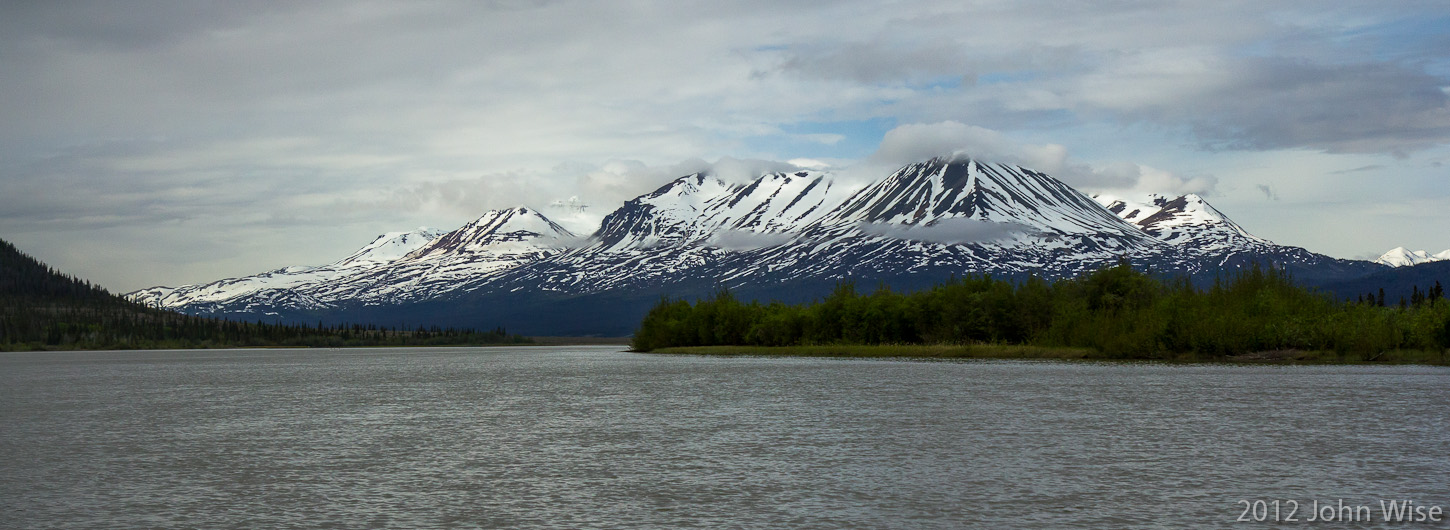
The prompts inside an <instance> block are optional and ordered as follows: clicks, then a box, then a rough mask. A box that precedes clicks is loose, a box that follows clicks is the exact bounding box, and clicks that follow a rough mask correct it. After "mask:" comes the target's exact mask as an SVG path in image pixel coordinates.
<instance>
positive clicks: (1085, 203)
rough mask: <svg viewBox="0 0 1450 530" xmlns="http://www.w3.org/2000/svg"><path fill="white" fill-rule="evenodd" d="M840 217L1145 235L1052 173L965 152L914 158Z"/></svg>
mask: <svg viewBox="0 0 1450 530" xmlns="http://www.w3.org/2000/svg"><path fill="white" fill-rule="evenodd" d="M832 218H833V219H834V220H836V221H838V222H854V223H867V224H884V225H896V226H928V225H933V224H936V223H938V222H940V221H942V220H945V219H953V218H964V219H971V220H975V221H985V222H991V223H1005V224H1010V225H1015V226H1020V227H1022V228H1025V229H1028V230H1030V231H1034V232H1038V233H1042V234H1056V235H1069V234H1071V235H1086V234H1095V233H1100V232H1102V231H1107V232H1109V233H1110V234H1111V235H1113V236H1115V237H1127V238H1130V239H1141V238H1142V237H1143V236H1142V234H1141V233H1140V232H1139V231H1138V230H1135V229H1133V228H1132V227H1130V226H1127V225H1126V224H1125V223H1124V222H1123V221H1122V220H1121V219H1118V218H1117V217H1115V216H1113V215H1112V214H1110V213H1108V212H1106V211H1103V208H1102V207H1101V206H1099V205H1098V204H1097V203H1095V202H1093V201H1092V199H1091V198H1089V197H1088V196H1086V195H1083V194H1082V193H1081V192H1079V191H1077V190H1075V189H1073V188H1071V187H1069V186H1068V185H1067V184H1064V183H1062V182H1061V181H1059V180H1057V179H1054V178H1052V177H1050V176H1047V175H1046V174H1043V173H1040V172H1037V171H1033V170H1031V169H1027V168H1024V167H1021V166H1013V165H1006V164H990V163H984V162H979V161H977V160H974V159H971V158H968V157H965V156H958V157H951V158H948V157H936V158H933V159H931V160H928V161H925V162H918V163H915V164H909V165H907V166H905V167H902V168H901V169H899V170H897V171H896V172H895V173H893V174H892V175H891V176H889V177H887V178H886V179H884V180H881V181H878V182H876V183H875V184H872V185H871V186H868V187H866V188H865V189H862V190H861V191H859V192H857V193H856V194H855V195H854V196H852V197H851V198H850V199H848V200H847V201H846V202H845V203H844V204H842V205H841V206H840V207H838V208H837V209H836V211H835V212H833V213H832Z"/></svg>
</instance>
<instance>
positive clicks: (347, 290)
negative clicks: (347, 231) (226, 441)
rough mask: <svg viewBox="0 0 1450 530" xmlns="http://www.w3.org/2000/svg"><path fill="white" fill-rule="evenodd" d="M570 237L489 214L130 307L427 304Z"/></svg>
mask: <svg viewBox="0 0 1450 530" xmlns="http://www.w3.org/2000/svg"><path fill="white" fill-rule="evenodd" d="M574 240H575V236H574V234H572V233H570V232H569V231H568V230H565V229H564V228H563V227H561V226H559V225H558V224H555V223H554V222H553V221H550V220H549V219H548V218H546V217H544V216H543V215H541V214H539V213H538V212H537V211H534V210H531V209H529V208H524V207H519V208H510V209H505V210H493V211H489V212H487V213H485V214H484V215H483V216H482V217H479V218H478V219H477V220H475V221H473V222H470V223H468V224H466V225H464V226H463V227H462V228H459V229H457V230H454V231H451V232H442V231H438V230H432V229H427V228H420V229H418V230H414V231H412V232H391V233H388V234H383V235H381V236H378V237H377V239H375V240H373V242H372V243H369V244H368V245H366V246H364V247H363V248H361V249H359V250H358V251H357V252H354V253H353V254H352V255H350V256H348V257H346V258H343V259H341V260H338V261H337V262H334V263H331V264H328V265H322V266H317V267H286V268H282V269H277V270H274V271H270V272H265V273H262V274H257V275H253V276H247V277H243V278H235V279H226V280H218V281H215V282H211V283H206V284H201V285H186V286H182V287H176V288H171V287H152V288H150V289H143V290H140V291H136V292H134V293H130V294H128V295H127V297H129V298H131V299H132V300H134V301H137V302H140V303H143V304H147V305H154V306H160V307H168V308H177V309H183V310H190V311H197V312H213V313H223V312H224V313H245V312H261V313H276V312H278V311H286V310H293V311H295V310H324V309H329V308H333V307H336V306H338V305H342V304H354V303H360V304H363V305H380V304H387V303H397V302H406V301H410V300H417V299H426V298H427V297H429V296H432V295H434V294H437V293H438V292H441V291H445V290H451V289H452V288H453V287H455V286H462V285H463V284H465V283H466V282H468V281H469V280H471V279H473V278H477V277H479V276H486V275H488V274H490V273H493V272H497V271H499V270H503V269H508V268H512V267H516V266H518V265H519V264H521V263H526V262H530V261H534V260H538V259H542V258H544V257H547V256H549V255H551V254H554V253H557V252H559V251H560V250H563V249H564V248H566V247H567V245H569V244H571V243H572V242H573V241H574Z"/></svg>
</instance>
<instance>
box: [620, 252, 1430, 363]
mask: <svg viewBox="0 0 1450 530" xmlns="http://www.w3.org/2000/svg"><path fill="white" fill-rule="evenodd" d="M1417 292H1418V291H1417ZM1442 292H1443V290H1441V289H1440V288H1439V287H1431V288H1427V289H1425V291H1424V292H1423V293H1424V294H1422V295H1416V296H1413V297H1412V298H1413V300H1412V302H1411V303H1408V304H1407V305H1406V306H1404V307H1399V306H1390V307H1383V306H1381V305H1380V304H1379V303H1378V299H1377V298H1378V297H1374V298H1375V299H1373V300H1370V301H1369V302H1368V303H1364V302H1361V303H1340V302H1338V301H1336V300H1334V299H1333V298H1332V297H1330V296H1328V295H1325V294H1321V293H1318V292H1315V291H1312V290H1309V289H1305V288H1302V287H1299V286H1297V285H1295V284H1294V281H1293V279H1292V278H1291V277H1289V275H1288V274H1287V273H1285V272H1284V271H1281V270H1277V269H1272V268H1269V269H1265V268H1260V267H1251V268H1248V269H1246V270H1243V271H1241V272H1239V273H1236V274H1234V275H1232V276H1231V277H1229V278H1227V279H1222V280H1220V281H1218V282H1216V283H1215V284H1214V285H1213V286H1212V287H1210V288H1207V289H1198V288H1195V287H1194V286H1193V285H1192V284H1190V283H1189V282H1188V281H1187V280H1186V279H1177V280H1159V279H1155V278H1153V277H1152V276H1150V275H1148V274H1146V273H1143V272H1139V271H1135V270H1133V268H1132V267H1131V266H1129V265H1128V264H1127V263H1126V262H1120V263H1119V264H1117V265H1116V266H1113V267H1107V268H1103V269H1101V270H1098V271H1095V272H1092V273H1090V274H1086V275H1083V276H1081V277H1078V278H1076V279H1072V280H1063V281H1058V282H1055V283H1048V282H1046V281H1043V280H1041V279H1038V278H1031V279H1028V280H1026V281H1021V282H1009V281H1003V280H995V279H993V278H991V277H989V276H975V275H971V276H966V277H963V278H959V279H952V280H950V281H948V282H945V283H943V284H941V285H938V286H936V287H933V288H931V289H928V290H925V291H919V292H914V293H905V294H903V293H895V292H892V291H890V290H888V289H886V288H885V287H884V286H882V287H880V288H878V289H876V290H875V291H873V292H871V293H870V294H864V295H863V294H860V293H858V292H857V290H856V286H855V285H854V284H852V283H849V282H843V283H841V284H839V285H837V286H836V289H835V290H834V291H833V292H832V293H831V294H830V295H828V296H827V297H825V298H824V299H822V300H819V301H817V302H815V303H811V304H801V305H790V304H782V303H772V304H769V305H761V304H758V303H753V302H752V303H748V304H745V303H741V302H740V301H738V300H736V299H735V298H734V297H733V296H731V295H730V293H729V292H726V291H720V292H717V293H716V294H715V295H713V296H712V297H710V298H708V299H706V300H702V301H699V302H696V303H695V304H693V305H692V304H690V303H688V302H685V301H683V300H671V299H663V300H661V301H660V303H659V305H657V306H656V307H655V308H654V309H653V310H651V311H650V313H649V315H647V316H646V317H645V319H644V321H643V322H642V323H641V325H640V329H639V332H638V333H636V334H635V337H634V342H633V344H632V345H633V347H634V349H635V350H638V351H650V350H655V349H659V348H667V347H680V346H716V345H733V346H817V345H846V344H858V345H894V344H984V343H986V344H1016V345H1031V346H1041V347H1061V348H1091V349H1093V350H1096V351H1098V352H1099V355H1098V356H1099V357H1108V358H1112V357H1121V358H1138V359H1151V358H1178V357H1182V356H1185V355H1187V356H1191V357H1202V358H1224V357H1231V356H1239V355H1247V354H1255V353H1257V352H1275V351H1326V352H1333V353H1332V354H1337V355H1340V356H1353V357H1354V358H1361V359H1372V358H1377V357H1378V356H1381V355H1383V354H1384V352H1389V351H1401V350H1413V351H1426V352H1435V353H1438V352H1442V351H1444V350H1445V349H1446V348H1450V304H1446V303H1444V302H1443V301H1442V300H1441V297H1442V296H1443V295H1442V294H1440V293H1442Z"/></svg>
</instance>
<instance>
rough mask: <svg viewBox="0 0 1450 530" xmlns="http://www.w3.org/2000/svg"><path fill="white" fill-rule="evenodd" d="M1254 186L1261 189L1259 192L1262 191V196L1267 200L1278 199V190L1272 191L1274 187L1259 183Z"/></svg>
mask: <svg viewBox="0 0 1450 530" xmlns="http://www.w3.org/2000/svg"><path fill="white" fill-rule="evenodd" d="M1254 187H1255V188H1258V189H1259V191H1261V192H1263V193H1264V198H1265V199H1268V200H1271V201H1277V200H1279V193H1278V192H1275V191H1274V188H1273V187H1272V186H1269V185H1268V184H1259V185H1257V186H1254Z"/></svg>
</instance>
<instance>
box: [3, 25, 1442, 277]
mask: <svg viewBox="0 0 1450 530" xmlns="http://www.w3.org/2000/svg"><path fill="white" fill-rule="evenodd" d="M1446 28H1450V3H1446V2H1443V1H1438V0H1437V1H1423V2H1416V1H1395V0H1382V1H1377V2H1363V1H1335V0H1314V1H1302V2H1277V1H1272V0H1252V1H1245V2H1239V1H1234V0H1220V1H1214V2H1204V1H1200V0H1194V1H1185V2H1171V1H1164V2H1140V1H1133V0H1114V1H1103V2H1068V1H1053V2H1034V1H1022V0H1006V1H971V2H964V1H961V0H951V1H945V2H929V1H924V2H890V1H880V0H871V1H854V0H842V1H836V2H816V1H790V0H770V1H755V0H746V1H736V2H720V1H713V2H693V1H679V0H662V1H653V0H638V1H617V2H597V1H579V2H575V1H564V0H561V1H549V0H544V1H529V0H495V1H483V0H479V1H462V2H443V1H408V2H402V1H396V2H373V1H366V0H355V1H344V2H327V1H309V2H281V1H277V2H248V1H215V2H211V1H203V0H183V1H175V2H155V1H144V0H142V1H135V2H111V1H97V2H86V1H68V2H5V3H3V4H0V239H4V240H7V241H10V242H12V243H14V244H15V245H16V246H18V247H19V248H20V249H21V250H22V251H24V252H26V253H29V254H31V255H33V256H35V257H37V258H39V259H41V260H42V261H45V262H47V263H49V264H50V265H52V266H53V267H55V268H57V269H59V270H61V271H63V272H66V273H68V274H73V275H77V276H80V277H82V278H86V279H89V280H91V281H93V282H96V283H98V284H100V285H102V286H103V287H106V288H108V289H110V290H112V291H113V292H128V291H131V290H135V289H140V288H144V287H150V286H154V285H169V286H177V285H182V284H189V283H199V282H206V281H210V280H215V279H219V278H225V277H234V276H243V275H248V274H254V273H258V272H263V271H266V270H271V269H275V268H279V267H283V266H288V265H320V264H325V263H329V262H332V261H335V260H337V259H340V258H342V257H345V256H347V255H348V254H350V253H351V252H352V251H354V250H356V249H357V248H360V247H362V246H363V245H365V244H367V243H368V242H369V241H371V240H372V239H373V238H374V237H376V236H377V235H379V234H382V233H385V232H393V231H404V230H411V229H414V228H417V227H421V226H427V227H432V228H441V229H452V228H456V227H458V226H461V225H463V224H464V223H466V222H468V221H469V220H472V219H474V218H476V217H478V216H480V215H482V214H483V213H484V212H485V211H487V210H489V209H492V208H503V207H511V206H516V205H530V206H534V207H535V208H538V209H540V210H541V211H543V212H545V214H546V215H550V216H551V217H556V218H557V220H558V221H559V222H561V224H564V225H565V226H567V227H569V228H571V229H573V230H577V231H581V232H584V233H588V232H590V231H592V230H593V228H595V227H596V225H595V223H597V222H598V220H599V219H600V218H601V217H602V216H603V215H604V214H607V213H608V212H609V211H611V210H613V209H614V208H616V207H618V206H619V205H620V204H622V202H623V201H625V200H628V199H630V198H632V197H634V196H637V195H639V194H641V193H645V192H647V191H649V190H652V189H654V188H656V187H658V186H660V185H662V184H663V183H665V182H667V181H669V180H671V179H673V178H676V177H679V176H683V175H685V174H688V173H691V172H693V171H698V170H701V169H707V168H715V169H716V170H717V171H722V172H731V171H733V172H737V173H742V174H749V172H750V171H752V170H758V169H761V168H772V167H780V166H782V165H785V164H794V165H799V166H811V167H824V168H828V169H829V170H830V171H832V172H835V173H837V174H839V175H842V178H843V179H846V180H849V179H850V178H858V179H864V178H870V177H875V178H879V177H882V176H885V175H886V174H888V173H889V172H890V171H891V169H894V167H895V166H899V165H902V164H905V163H909V162H912V161H917V160H921V159H925V158H928V157H930V156H933V155H937V154H948V153H955V152H962V153H967V154H969V155H970V156H972V157H974V158H977V159H981V160H986V161H996V162H1007V163H1016V164H1021V165H1025V166H1028V167H1031V168H1034V169H1037V170H1040V171H1044V172H1047V173H1048V174H1051V175H1053V176H1056V177H1058V178H1060V179H1062V180H1063V181H1065V182H1067V183H1068V184H1071V185H1073V186H1074V187H1077V188H1078V189H1080V190H1083V191H1085V192H1089V193H1091V192H1113V193H1138V192H1161V193H1172V194H1177V193H1188V192H1192V193H1199V194H1201V195H1203V196H1204V197H1205V198H1206V199H1207V200H1208V201H1209V202H1210V203H1212V204H1213V205H1214V206H1215V207H1216V208H1217V209H1219V210H1220V211H1222V212H1224V213H1225V214H1226V215H1228V216H1229V217H1231V218H1232V219H1234V220H1235V221H1236V222H1238V223H1239V224H1240V225H1242V226H1244V227H1245V228H1246V229H1248V230H1249V231H1250V232H1253V233H1254V234H1256V235H1259V236H1261V237H1266V238H1268V239H1271V240H1273V241H1275V242H1278V243H1281V244H1286V245H1293V246H1300V247H1304V248H1307V249H1309V250H1311V251H1314V252H1319V253H1323V254H1328V255H1331V256H1335V257H1342V258H1373V257H1376V256H1378V255H1379V254H1380V253H1382V252H1384V251H1386V250H1389V249H1391V248H1394V247H1397V246H1405V247H1408V248H1410V249H1411V250H1417V249H1425V250H1429V251H1431V252H1438V251H1440V250H1445V249H1450V180H1447V178H1446V177H1447V175H1450V168H1447V167H1446V164H1447V162H1450V30H1447V29H1446ZM571 197H577V198H578V200H579V201H580V202H582V203H584V204H587V205H588V207H587V208H585V209H584V210H583V212H579V211H577V210H576V209H569V208H560V207H551V206H550V205H551V204H556V203H560V202H566V201H568V200H569V199H570V198H571Z"/></svg>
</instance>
